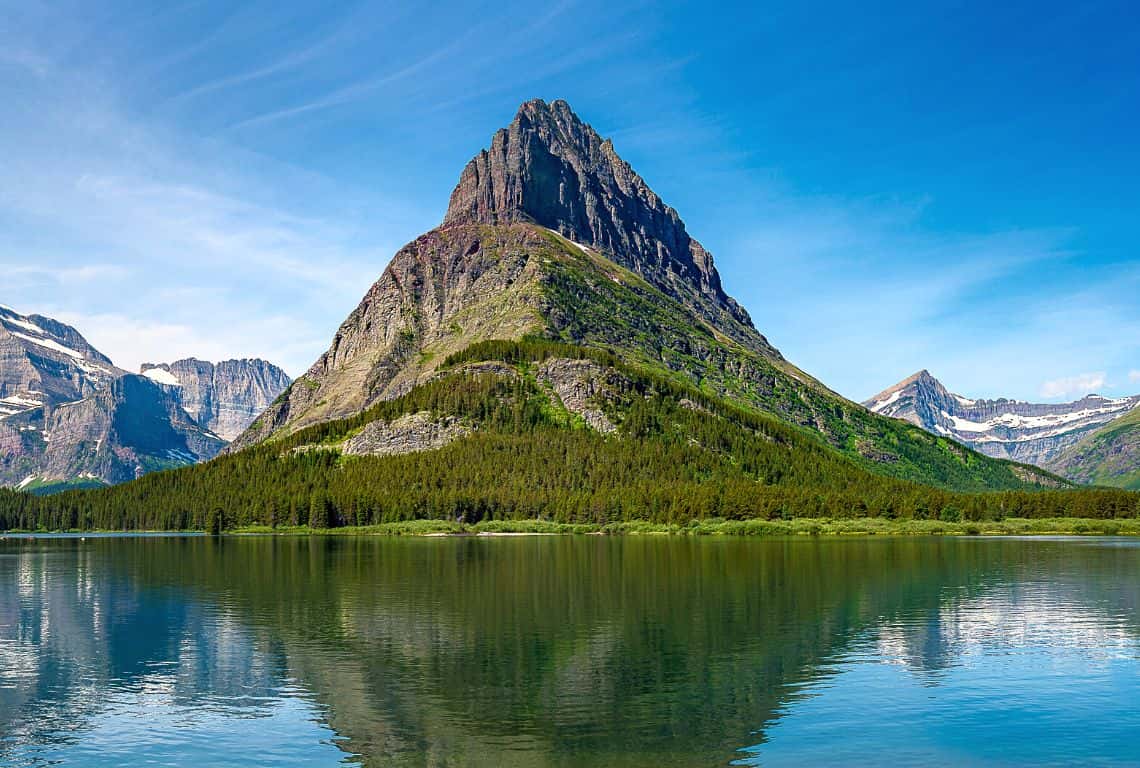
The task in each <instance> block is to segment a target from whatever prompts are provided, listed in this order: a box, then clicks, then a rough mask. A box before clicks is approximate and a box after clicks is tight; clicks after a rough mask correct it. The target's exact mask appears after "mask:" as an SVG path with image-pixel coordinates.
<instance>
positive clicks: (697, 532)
mask: <svg viewBox="0 0 1140 768" xmlns="http://www.w3.org/2000/svg"><path fill="white" fill-rule="evenodd" d="M32 533H75V534H83V533H104V534H106V533H201V531H114V530H108V531H22V530H10V531H0V537H2V536H19V535H27V534H32ZM224 533H225V535H229V536H250V535H275V536H420V537H440V536H519V535H531V536H539V535H547V536H554V535H603V536H741V537H777V536H826V537H843V536H1140V518H1119V519H1109V520H1099V519H1091V518H1043V519H1026V518H1007V519H1005V520H998V521H985V522H947V521H942V520H889V519H886V518H879V517H864V518H795V519H792V520H721V519H713V520H694V521H692V522H690V523H688V524H686V525H675V524H660V523H649V522H644V521H630V522H623V523H608V524H606V525H596V524H587V523H553V522H546V521H542V520H489V521H483V522H480V523H475V524H466V523H457V522H454V521H449V520H407V521H403V522H398V523H382V524H379V525H368V526H346V527H341V528H309V527H308V526H287V527H278V528H270V527H268V526H247V527H243V528H237V529H233V530H227V531H225V532H224Z"/></svg>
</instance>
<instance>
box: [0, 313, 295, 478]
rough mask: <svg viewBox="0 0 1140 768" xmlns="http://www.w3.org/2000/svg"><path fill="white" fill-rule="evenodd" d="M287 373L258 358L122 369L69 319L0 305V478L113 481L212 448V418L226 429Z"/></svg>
mask: <svg viewBox="0 0 1140 768" xmlns="http://www.w3.org/2000/svg"><path fill="white" fill-rule="evenodd" d="M183 363H193V365H189V366H187V365H183ZM184 368H185V369H186V370H185V371H184V370H183V369H184ZM172 371H173V372H172ZM194 371H199V372H200V371H206V372H208V373H209V376H207V379H208V381H207V382H206V383H204V384H203V383H202V382H201V381H200V380H199V379H198V378H196V377H195V376H194V375H193V372H194ZM282 378H284V382H282V381H281V379H282ZM219 382H220V383H219ZM288 383H289V382H288V377H287V376H285V374H284V372H283V371H281V369H279V368H277V367H276V366H273V365H270V364H269V363H265V362H264V361H227V362H226V363H222V364H219V365H218V366H214V365H213V364H212V363H203V362H201V361H179V362H178V363H174V364H173V365H171V366H163V367H160V368H151V369H150V370H147V371H146V372H145V375H135V374H130V373H127V372H126V371H124V370H122V369H120V368H117V367H116V366H115V365H114V363H112V362H111V360H110V359H109V358H108V357H107V356H106V355H104V354H102V353H101V352H99V350H97V349H95V347H93V346H92V345H91V344H90V343H88V342H87V340H86V339H84V338H83V336H82V334H80V333H79V331H77V330H76V329H75V328H72V327H71V326H69V325H65V324H63V323H61V322H58V321H57V320H53V319H52V318H50V317H44V316H43V315H24V314H20V313H19V312H17V311H15V310H13V309H11V308H9V307H4V306H0V487H2V486H8V487H16V488H41V487H50V488H61V487H68V486H75V485H94V484H103V483H118V482H122V481H124V480H130V479H133V478H134V477H136V476H138V475H140V474H143V473H146V472H150V471H153V470H156V469H164V468H167V467H174V466H181V465H183V464H190V463H194V462H196V461H202V460H205V459H209V458H212V457H213V456H215V455H217V453H218V452H219V451H220V450H221V449H222V448H223V447H224V446H225V445H226V442H227V439H228V438H226V437H223V436H221V435H219V434H216V433H215V431H214V427H215V426H217V427H219V428H220V429H222V430H223V431H224V432H226V434H227V435H229V436H230V437H232V436H233V435H235V434H237V433H238V432H240V431H241V429H244V428H245V427H246V426H248V424H249V422H251V421H253V419H254V418H256V416H257V414H258V413H259V412H260V410H261V409H263V408H264V407H265V405H267V404H268V403H269V402H271V401H272V399H273V398H274V397H276V396H277V394H278V393H279V392H280V391H281V390H282V389H284V388H285V386H287V385H288Z"/></svg>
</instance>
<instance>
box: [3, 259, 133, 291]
mask: <svg viewBox="0 0 1140 768" xmlns="http://www.w3.org/2000/svg"><path fill="white" fill-rule="evenodd" d="M0 273H2V274H3V275H4V276H5V277H6V278H8V279H9V280H11V281H12V282H13V287H17V286H20V285H25V284H27V283H28V282H49V283H56V284H60V285H72V284H76V283H93V282H100V281H101V282H110V281H115V280H120V279H122V278H125V277H127V276H128V275H130V270H129V269H127V268H126V267H124V266H121V265H118V264H87V265H83V266H79V267H50V266H42V265H29V264H18V263H3V262H0Z"/></svg>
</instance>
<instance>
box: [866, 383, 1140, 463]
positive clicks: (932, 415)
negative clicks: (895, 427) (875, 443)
mask: <svg viewBox="0 0 1140 768" xmlns="http://www.w3.org/2000/svg"><path fill="white" fill-rule="evenodd" d="M863 405H864V406H865V407H867V408H868V409H869V410H871V411H872V412H874V413H878V414H880V415H884V416H890V417H892V418H897V419H902V420H904V421H907V422H909V423H911V424H914V425H916V426H919V427H922V428H923V429H925V430H927V431H929V432H932V433H934V434H939V435H943V436H946V437H950V438H953V439H954V440H957V441H958V442H960V443H962V444H964V445H968V446H970V447H971V448H974V449H975V450H978V451H981V452H982V453H985V454H986V455H988V456H993V457H995V458H1003V459H1011V460H1015V461H1022V462H1025V463H1029V464H1034V465H1036V466H1040V467H1043V468H1045V469H1050V470H1056V465H1055V464H1054V461H1055V460H1056V459H1057V458H1058V457H1059V456H1060V455H1061V454H1062V452H1064V451H1065V450H1066V449H1067V448H1069V447H1071V446H1073V445H1075V444H1076V443H1078V442H1080V441H1081V440H1082V438H1084V437H1085V436H1086V435H1088V434H1089V433H1091V432H1093V431H1094V430H1096V429H1098V428H1100V427H1101V426H1103V425H1105V424H1107V423H1109V422H1111V421H1112V420H1114V419H1116V418H1118V417H1120V416H1122V415H1124V414H1126V413H1129V412H1130V411H1132V410H1134V409H1135V408H1137V407H1138V406H1140V395H1136V396H1132V397H1122V398H1107V397H1103V396H1101V395H1096V394H1090V395H1086V396H1085V397H1083V398H1081V399H1079V400H1075V401H1073V402H1070V403H1031V402H1027V401H1022V400H1014V399H1009V398H996V399H982V398H979V399H973V398H968V397H964V396H962V395H960V394H956V393H953V392H951V391H950V390H949V389H947V388H946V386H945V385H943V384H942V382H941V381H939V380H938V379H936V378H935V377H934V376H932V375H931V374H930V372H929V371H927V370H922V371H919V372H918V373H915V374H913V375H912V376H909V377H907V378H906V379H903V380H902V381H900V382H899V383H898V384H895V385H894V386H892V387H888V388H887V389H884V390H883V391H882V392H880V393H878V394H877V395H875V396H874V397H871V398H869V399H867V400H866V401H864V403H863Z"/></svg>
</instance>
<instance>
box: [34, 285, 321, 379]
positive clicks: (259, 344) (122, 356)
mask: <svg viewBox="0 0 1140 768" xmlns="http://www.w3.org/2000/svg"><path fill="white" fill-rule="evenodd" d="M186 300H187V301H193V298H192V297H186ZM49 314H50V315H51V316H52V317H54V318H56V319H57V320H60V321H61V322H64V323H67V324H68V325H72V326H74V327H75V328H76V329H77V330H78V331H79V332H80V333H81V334H83V336H84V338H86V339H87V341H89V342H90V343H91V344H92V345H93V346H94V347H95V348H96V349H98V350H99V351H100V352H102V353H103V354H105V355H107V356H108V357H109V358H111V361H112V362H113V363H115V365H117V366H119V367H120V368H123V369H124V370H127V371H132V372H137V371H138V370H139V367H140V366H141V365H142V364H143V363H170V362H173V361H175V360H180V359H183V358H187V357H196V358H199V359H201V360H210V361H213V362H217V361H219V360H228V359H232V358H242V357H260V358H263V359H268V360H269V361H270V362H272V363H276V364H277V365H280V366H282V367H284V368H285V370H286V371H288V372H289V374H290V375H293V376H297V375H299V374H300V373H301V372H302V371H304V369H305V368H306V367H307V366H308V365H309V363H311V362H312V358H313V357H314V354H313V350H314V349H321V348H323V346H324V345H325V344H327V341H328V340H327V338H325V337H324V330H323V329H314V328H312V327H310V326H308V325H307V324H305V323H303V322H299V321H298V320H297V319H296V318H291V317H287V316H284V315H272V316H268V317H248V318H245V319H244V321H239V322H234V321H232V320H230V319H228V318H227V319H223V320H222V321H221V322H219V320H218V318H211V317H203V318H199V321H198V322H196V323H193V324H189V323H181V322H163V321H162V320H161V319H155V318H146V317H133V316H128V315H125V314H121V313H102V314H93V315H85V314H79V313H75V312H68V311H51V312H49ZM267 339H278V340H279V342H277V343H268V342H267Z"/></svg>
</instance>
